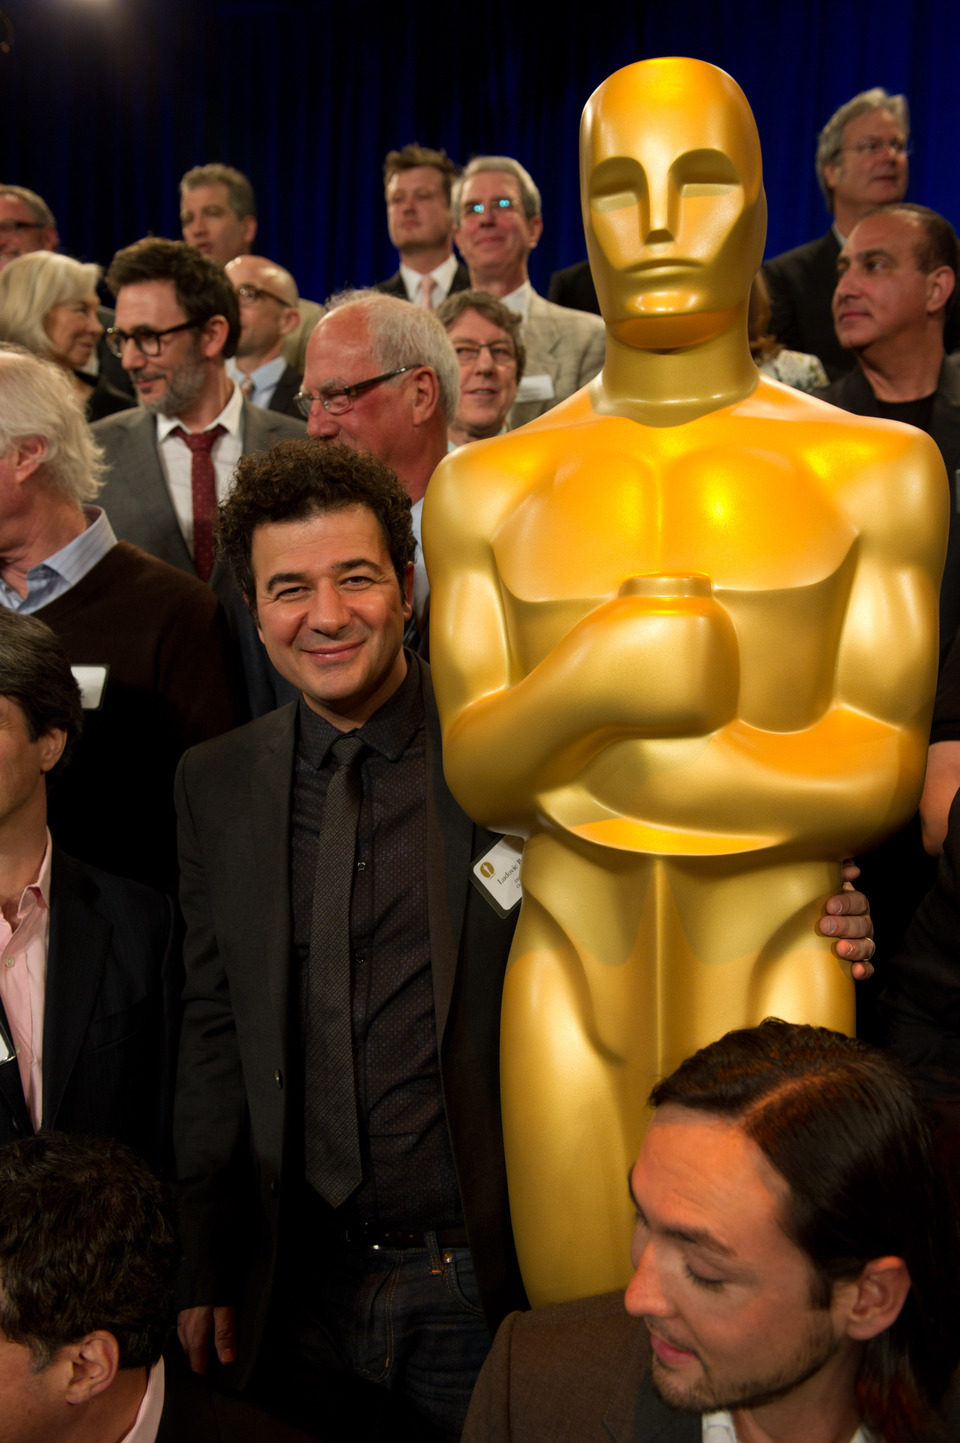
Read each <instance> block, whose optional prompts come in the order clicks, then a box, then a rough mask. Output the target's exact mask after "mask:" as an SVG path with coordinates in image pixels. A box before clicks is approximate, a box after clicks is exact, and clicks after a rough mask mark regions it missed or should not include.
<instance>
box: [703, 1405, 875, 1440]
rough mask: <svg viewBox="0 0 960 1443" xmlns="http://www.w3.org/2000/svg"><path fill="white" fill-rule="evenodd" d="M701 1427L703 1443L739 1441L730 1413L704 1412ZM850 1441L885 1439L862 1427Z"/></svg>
mask: <svg viewBox="0 0 960 1443" xmlns="http://www.w3.org/2000/svg"><path fill="white" fill-rule="evenodd" d="M700 1428H701V1436H702V1438H703V1443H739V1440H738V1438H737V1430H736V1427H735V1425H734V1421H733V1416H732V1414H730V1413H727V1412H720V1413H704V1415H703V1417H702V1418H701V1419H700ZM850 1443H883V1439H882V1438H877V1437H876V1436H875V1434H873V1433H870V1432H869V1431H868V1430H867V1429H866V1428H863V1427H860V1428H858V1429H857V1431H856V1433H854V1435H853V1437H852V1438H851V1439H850Z"/></svg>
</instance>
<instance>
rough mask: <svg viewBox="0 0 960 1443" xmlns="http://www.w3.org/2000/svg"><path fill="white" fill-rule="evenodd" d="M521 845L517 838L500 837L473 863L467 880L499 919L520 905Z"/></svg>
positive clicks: (521, 894)
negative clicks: (469, 880) (470, 881)
mask: <svg viewBox="0 0 960 1443" xmlns="http://www.w3.org/2000/svg"><path fill="white" fill-rule="evenodd" d="M522 858H523V842H522V841H521V840H520V838H519V837H501V838H500V840H499V841H498V842H494V844H493V846H492V847H490V848H489V849H488V850H487V851H486V852H483V853H481V855H480V856H479V857H477V859H476V861H475V862H474V864H473V871H472V876H471V880H472V882H473V885H474V886H475V887H476V889H477V891H478V892H479V893H480V895H481V896H482V897H484V898H485V899H486V900H487V901H488V902H489V903H490V906H491V907H492V908H493V910H494V911H495V912H496V913H497V914H498V915H499V916H501V917H509V916H510V913H511V912H512V911H513V909H514V908H515V907H518V906H519V905H520V899H521V897H522V896H523V892H522V889H521V886H520V862H521V860H522Z"/></svg>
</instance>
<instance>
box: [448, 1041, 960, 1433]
mask: <svg viewBox="0 0 960 1443" xmlns="http://www.w3.org/2000/svg"><path fill="white" fill-rule="evenodd" d="M650 1101H651V1103H652V1105H653V1107H654V1108H655V1109H656V1111H655V1112H654V1117H653V1122H652V1123H651V1125H650V1127H649V1129H648V1131H647V1136H646V1138H645V1140H644V1144H643V1148H642V1149H641V1152H640V1156H639V1158H638V1160H637V1163H636V1165H635V1167H634V1168H633V1170H632V1173H631V1176H630V1190H631V1194H632V1196H633V1201H634V1204H635V1206H636V1214H637V1225H636V1231H635V1234H634V1239H633V1247H632V1258H633V1266H634V1269H635V1271H634V1275H633V1278H632V1280H631V1282H630V1283H629V1285H628V1287H627V1292H626V1298H625V1299H623V1298H622V1297H620V1295H619V1294H608V1295H607V1296H605V1297H600V1298H590V1299H587V1300H586V1301H584V1302H574V1303H564V1304H560V1305H559V1306H556V1307H551V1308H542V1309H539V1310H537V1311H535V1312H533V1313H527V1314H517V1313H514V1314H512V1315H511V1316H510V1317H508V1318H507V1320H506V1321H505V1323H504V1324H503V1327H502V1328H501V1329H500V1331H499V1333H498V1335H497V1340H496V1342H495V1343H494V1347H493V1351H492V1352H491V1354H490V1356H489V1358H488V1360H487V1363H486V1364H485V1366H484V1369H483V1371H482V1372H481V1374H480V1379H479V1382H478V1384H477V1388H476V1391H475V1392H474V1396H473V1401H472V1403H471V1407H470V1413H469V1416H468V1418H467V1423H466V1428H465V1430H464V1433H463V1443H505V1440H507V1439H510V1440H512V1443H541V1440H542V1443H567V1440H570V1443H593V1440H596V1443H601V1440H605V1443H611V1440H616V1443H654V1440H656V1443H737V1440H746V1439H759V1438H776V1439H778V1440H780V1443H829V1440H832V1439H850V1440H851V1443H867V1440H868V1439H880V1438H881V1437H882V1438H884V1439H886V1440H887V1443H907V1440H920V1439H923V1440H930V1443H933V1440H934V1439H936V1438H940V1437H943V1438H946V1437H951V1438H953V1437H956V1436H957V1433H956V1431H955V1424H956V1419H955V1418H951V1419H949V1420H948V1422H949V1423H952V1424H953V1429H952V1431H949V1432H947V1431H941V1428H940V1427H939V1426H938V1422H937V1419H936V1416H935V1412H934V1410H935V1409H936V1408H937V1407H938V1406H941V1405H942V1400H943V1398H944V1394H945V1392H946V1389H947V1385H948V1383H949V1382H950V1377H951V1373H952V1372H953V1370H954V1369H955V1367H956V1363H957V1358H958V1355H960V1338H958V1331H957V1323H956V1318H957V1308H958V1304H960V1286H958V1251H957V1248H958V1232H957V1224H956V1221H955V1219H954V1217H953V1216H952V1214H951V1211H950V1208H949V1204H948V1201H947V1196H946V1192H945V1190H944V1187H943V1184H942V1180H941V1178H940V1175H939V1172H938V1167H937V1162H936V1158H935V1154H934V1149H933V1145H932V1140H931V1137H930V1134H929V1131H928V1128H927V1126H926V1122H925V1120H924V1117H923V1113H922V1110H921V1104H920V1102H919V1100H918V1098H917V1097H916V1095H915V1094H914V1092H913V1090H912V1088H911V1086H910V1084H909V1082H908V1080H907V1077H906V1076H905V1074H903V1073H902V1072H901V1071H900V1069H899V1067H898V1065H897V1064H896V1063H894V1062H893V1061H892V1060H890V1059H889V1058H888V1057H886V1056H885V1055H884V1054H882V1053H880V1052H878V1051H875V1050H874V1049H873V1048H871V1047H868V1046H867V1045H866V1044H865V1043H863V1042H858V1041H854V1040H853V1039H852V1038H849V1037H844V1036H842V1035H841V1034H840V1033H836V1032H830V1031H828V1030H827V1029H826V1028H821V1027H806V1026H799V1025H796V1024H793V1023H788V1022H781V1021H779V1020H777V1019H773V1018H768V1019H767V1021H766V1022H763V1023H761V1024H760V1026H759V1027H753V1028H745V1029H743V1030H741V1031H738V1032H729V1033H727V1035H726V1036H725V1037H722V1038H720V1040H719V1041H717V1042H713V1043H710V1044H709V1046H707V1047H704V1048H702V1049H701V1050H700V1051H699V1052H697V1053H695V1054H694V1056H693V1057H690V1058H688V1059H687V1061H686V1062H684V1063H682V1064H681V1065H680V1067H679V1068H677V1070H676V1071H675V1072H674V1073H673V1074H672V1075H671V1076H670V1077H668V1078H666V1079H665V1080H664V1081H662V1082H660V1083H658V1085H657V1086H656V1087H655V1088H654V1090H653V1093H652V1095H651V1098H650ZM580 1161H581V1163H582V1164H584V1165H586V1164H587V1163H588V1162H589V1159H587V1158H583V1159H581V1160H580ZM557 1205H558V1206H560V1207H562V1206H563V1201H562V1199H560V1200H559V1201H558V1204H557ZM624 1302H625V1303H626V1309H624ZM952 1406H954V1405H953V1403H952V1401H951V1402H950V1403H947V1404H946V1405H944V1406H943V1411H944V1412H945V1413H949V1412H950V1409H951V1407H952Z"/></svg>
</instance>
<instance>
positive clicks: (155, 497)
mask: <svg viewBox="0 0 960 1443" xmlns="http://www.w3.org/2000/svg"><path fill="white" fill-rule="evenodd" d="M127 436H128V442H129V455H128V458H127V459H126V460H124V461H122V463H121V469H122V471H123V473H124V474H126V475H129V476H136V478H137V484H136V488H135V497H136V499H135V504H136V510H137V524H138V525H139V526H140V527H142V529H143V534H144V535H145V536H153V537H156V536H165V537H166V538H167V541H166V545H165V547H164V554H163V555H162V556H161V558H160V559H161V560H162V561H167V562H169V563H170V565H171V566H176V567H178V568H179V569H180V570H181V571H189V572H191V574H192V575H194V576H195V575H196V567H195V566H194V564H193V557H192V556H191V555H190V552H189V550H188V549H187V543H186V542H185V541H184V539H183V532H182V531H181V530H180V523H179V521H178V520H177V513H176V512H175V511H174V509H173V502H172V501H171V499H170V489H169V487H168V486H167V478H166V476H165V474H164V470H163V463H162V462H161V460H160V448H159V446H158V445H157V423H156V419H155V417H154V416H153V415H152V413H151V412H149V411H145V412H144V413H143V415H142V416H138V417H137V419H136V421H135V422H134V423H133V424H131V426H130V429H129V431H128V433H127ZM149 549H150V550H151V551H153V553H154V554H155V555H159V549H158V548H155V547H150V548H149Z"/></svg>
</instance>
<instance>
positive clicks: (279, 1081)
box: [273, 1067, 283, 1087]
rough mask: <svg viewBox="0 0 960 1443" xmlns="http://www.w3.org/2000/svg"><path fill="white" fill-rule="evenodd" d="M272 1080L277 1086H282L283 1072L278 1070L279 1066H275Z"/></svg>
mask: <svg viewBox="0 0 960 1443" xmlns="http://www.w3.org/2000/svg"><path fill="white" fill-rule="evenodd" d="M273 1080H274V1082H275V1083H276V1084H277V1086H278V1087H282V1086H283V1073H282V1072H281V1071H280V1069H279V1067H278V1068H277V1070H276V1072H275V1073H274V1074H273Z"/></svg>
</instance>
